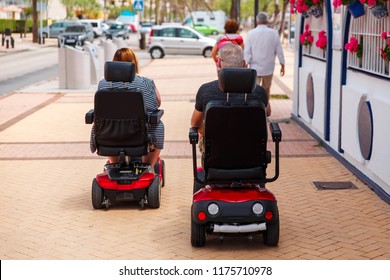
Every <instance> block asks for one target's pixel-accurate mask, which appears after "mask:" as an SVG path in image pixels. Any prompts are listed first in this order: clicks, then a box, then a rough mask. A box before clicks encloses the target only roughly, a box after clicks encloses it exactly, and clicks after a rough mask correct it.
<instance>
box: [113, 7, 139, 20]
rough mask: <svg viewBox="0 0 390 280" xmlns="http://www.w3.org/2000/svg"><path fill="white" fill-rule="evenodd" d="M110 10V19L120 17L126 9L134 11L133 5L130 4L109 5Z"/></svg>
mask: <svg viewBox="0 0 390 280" xmlns="http://www.w3.org/2000/svg"><path fill="white" fill-rule="evenodd" d="M108 10H109V15H108V18H109V19H116V18H117V17H119V15H120V13H122V12H123V11H125V10H129V11H131V12H132V11H133V7H132V6H129V7H126V6H119V7H118V6H110V7H108Z"/></svg>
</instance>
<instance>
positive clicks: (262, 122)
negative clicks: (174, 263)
mask: <svg viewBox="0 0 390 280" xmlns="http://www.w3.org/2000/svg"><path fill="white" fill-rule="evenodd" d="M219 84H220V88H221V90H222V91H223V92H224V93H225V94H226V99H225V98H222V100H220V101H219V100H218V101H215V100H213V101H210V102H209V103H208V104H207V106H206V109H205V112H204V123H203V124H204V131H203V132H204V134H203V137H204V139H203V142H204V153H203V154H202V165H203V167H202V168H198V167H197V155H196V144H197V143H198V140H199V139H198V131H197V128H190V132H189V140H190V143H191V144H192V155H193V173H194V194H193V203H192V209H191V244H192V246H194V247H201V246H204V245H205V243H206V233H207V234H216V235H220V237H221V238H223V236H224V235H227V234H246V235H249V237H253V235H254V234H256V233H259V234H260V233H262V234H263V241H264V244H265V245H268V246H276V245H277V244H278V242H279V214H278V207H277V202H276V198H275V196H274V195H273V194H272V193H271V192H270V191H269V190H267V189H266V187H265V183H268V182H272V181H275V180H276V179H277V178H278V176H279V142H280V141H281V137H282V133H281V131H280V129H279V125H278V124H277V123H271V124H270V130H271V133H272V139H273V141H274V142H275V175H274V177H272V178H266V169H267V164H269V163H270V162H271V152H269V151H267V118H266V111H265V107H264V104H262V103H261V102H259V101H255V100H247V95H249V94H254V93H252V92H253V90H254V88H255V85H256V71H255V70H253V69H245V68H242V69H227V68H226V69H221V72H220V80H219ZM233 95H235V98H234V99H233V98H232V96H233ZM237 95H239V96H237ZM229 96H230V99H229Z"/></svg>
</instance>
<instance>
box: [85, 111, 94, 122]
mask: <svg viewBox="0 0 390 280" xmlns="http://www.w3.org/2000/svg"><path fill="white" fill-rule="evenodd" d="M94 113H95V110H94V109H91V110H89V111H88V113H86V114H85V123H86V124H92V123H93V116H94Z"/></svg>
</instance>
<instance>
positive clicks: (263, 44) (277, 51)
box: [244, 12, 285, 116]
mask: <svg viewBox="0 0 390 280" xmlns="http://www.w3.org/2000/svg"><path fill="white" fill-rule="evenodd" d="M256 20H257V24H258V26H257V27H256V28H254V29H252V30H250V31H249V32H248V34H247V36H246V40H245V47H244V56H245V61H246V62H247V63H248V64H249V67H250V68H252V69H255V70H256V71H257V84H259V85H261V86H262V87H263V88H264V89H265V91H266V92H267V95H268V98H269V94H270V90H271V84H272V76H273V73H274V69H275V56H277V57H278V60H279V63H280V65H281V68H280V75H281V76H283V75H284V64H285V62H284V54H283V49H282V45H281V43H280V39H279V34H278V32H277V31H276V30H275V29H273V28H270V27H268V14H267V13H264V12H261V13H259V14H258V15H257V17H256ZM269 115H271V106H270V103H269V102H268V106H267V116H269Z"/></svg>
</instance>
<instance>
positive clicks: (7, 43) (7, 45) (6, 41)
mask: <svg viewBox="0 0 390 280" xmlns="http://www.w3.org/2000/svg"><path fill="white" fill-rule="evenodd" d="M5 47H6V48H7V49H9V39H7V40H5Z"/></svg>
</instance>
